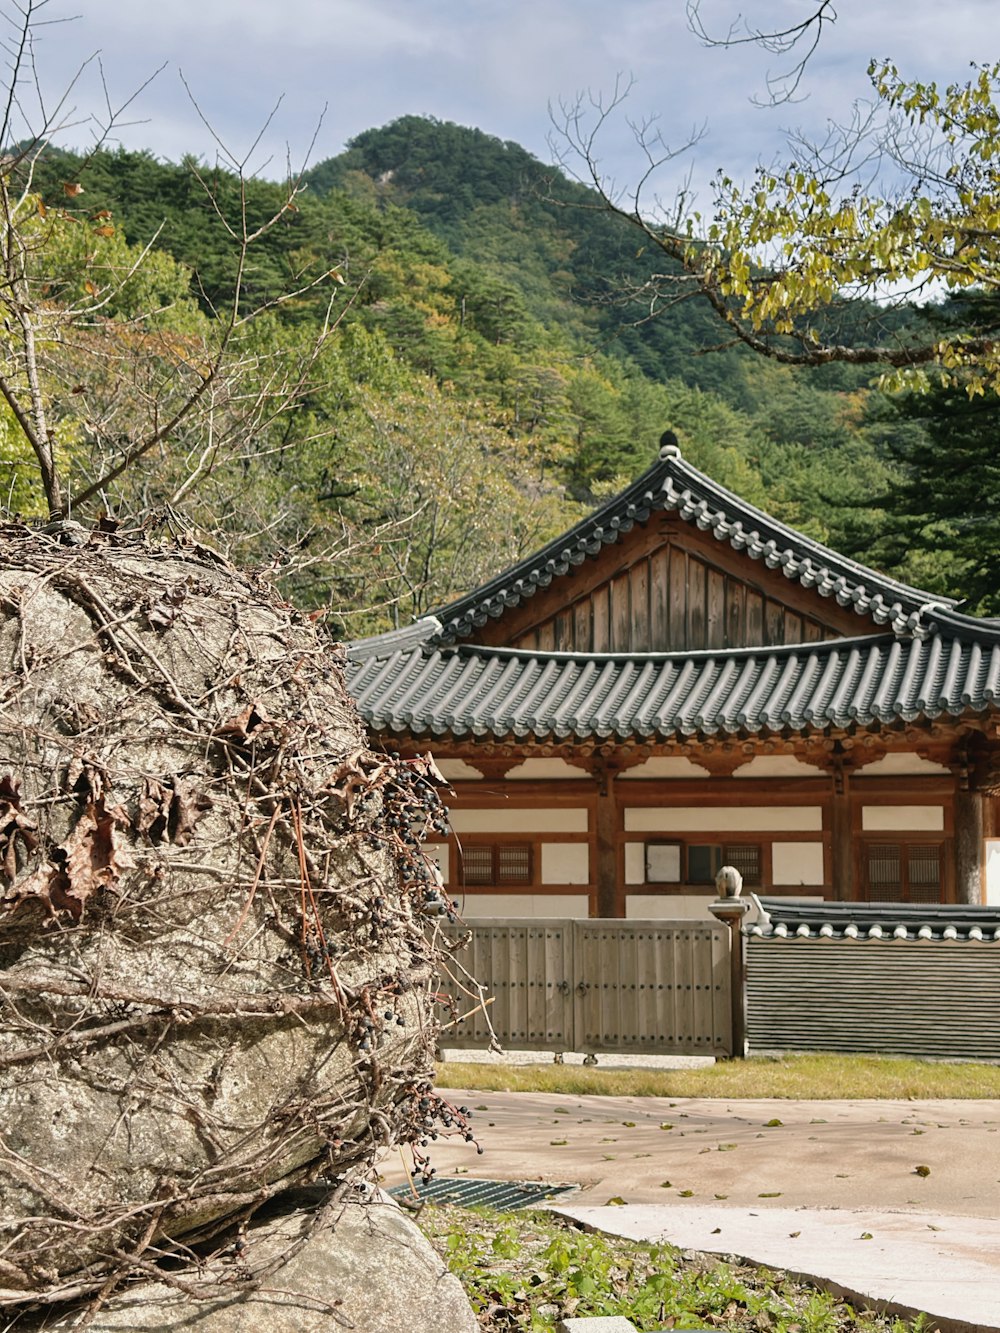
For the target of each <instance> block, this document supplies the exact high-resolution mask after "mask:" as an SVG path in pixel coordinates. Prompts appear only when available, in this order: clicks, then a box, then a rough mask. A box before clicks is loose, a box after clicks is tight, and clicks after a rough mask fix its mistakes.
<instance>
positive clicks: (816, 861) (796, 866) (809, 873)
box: [771, 842, 823, 885]
mask: <svg viewBox="0 0 1000 1333" xmlns="http://www.w3.org/2000/svg"><path fill="white" fill-rule="evenodd" d="M771 883H772V884H783V885H787V884H822V883H823V844H822V843H821V842H773V843H772V844H771Z"/></svg>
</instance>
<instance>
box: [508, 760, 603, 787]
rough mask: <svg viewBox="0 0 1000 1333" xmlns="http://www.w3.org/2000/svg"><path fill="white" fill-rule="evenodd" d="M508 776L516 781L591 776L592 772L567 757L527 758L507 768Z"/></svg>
mask: <svg viewBox="0 0 1000 1333" xmlns="http://www.w3.org/2000/svg"><path fill="white" fill-rule="evenodd" d="M506 776H507V777H508V778H513V779H514V780H515V782H516V781H518V780H526V779H529V778H546V779H550V778H555V779H557V780H559V779H563V778H589V777H590V774H589V773H588V772H587V770H586V769H585V768H581V767H580V766H579V764H569V763H567V762H566V760H565V759H559V758H556V759H525V760H524V762H523V763H521V764H517V765H515V767H514V768H509V769H508V770H507V774H506Z"/></svg>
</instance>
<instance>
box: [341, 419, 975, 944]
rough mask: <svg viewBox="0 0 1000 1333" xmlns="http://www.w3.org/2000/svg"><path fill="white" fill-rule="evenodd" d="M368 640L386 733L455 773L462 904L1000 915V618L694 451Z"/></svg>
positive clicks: (503, 910)
mask: <svg viewBox="0 0 1000 1333" xmlns="http://www.w3.org/2000/svg"><path fill="white" fill-rule="evenodd" d="M664 441H665V442H664V443H663V447H662V448H661V450H660V455H659V458H658V460H657V462H656V463H655V464H654V466H653V467H651V468H650V469H649V470H648V471H647V472H646V473H645V474H644V475H643V476H641V477H640V478H639V479H638V480H637V481H635V482H634V483H633V484H632V485H631V486H629V487H628V488H627V489H626V490H624V491H623V492H622V493H621V494H620V495H618V496H616V497H615V498H614V499H612V500H609V501H608V502H607V503H605V504H603V505H602V506H601V507H600V508H599V509H597V510H596V511H595V512H594V513H593V514H591V515H590V517H588V518H586V519H584V520H583V521H581V522H580V523H578V524H576V526H575V527H573V528H571V529H570V531H568V532H567V533H565V534H564V535H563V536H561V537H559V538H557V539H556V540H555V541H552V542H550V543H549V544H548V545H547V546H545V547H544V548H543V549H542V550H541V551H539V552H538V553H537V554H536V555H533V556H531V557H530V558H529V559H526V560H522V561H521V562H520V563H518V564H517V565H515V566H513V567H512V568H511V569H508V570H505V571H504V572H503V573H500V574H498V575H497V576H496V577H495V578H494V579H492V580H491V581H490V582H488V583H486V584H484V585H483V586H482V587H480V588H477V589H476V590H475V591H473V592H470V593H469V594H468V595H467V596H465V597H462V598H460V599H458V600H457V601H454V602H452V603H450V604H449V605H447V606H444V607H441V608H440V609H438V610H437V611H436V612H434V613H433V614H429V615H427V616H424V617H423V618H421V619H420V620H418V621H416V622H415V623H414V624H413V625H411V626H408V627H407V628H405V629H402V630H396V631H392V632H390V633H387V634H383V635H379V636H377V637H375V638H371V639H367V640H362V641H359V642H356V643H354V644H352V645H350V647H349V651H348V683H349V686H350V688H351V691H352V692H353V694H354V696H355V698H356V699H357V701H358V704H359V706H360V708H361V711H362V713H363V715H364V716H365V718H366V719H367V721H368V723H369V726H370V728H371V730H372V732H373V733H374V736H375V738H376V739H377V740H380V741H381V742H382V744H384V745H385V746H386V747H387V748H389V749H393V750H397V751H399V752H400V753H402V754H404V755H405V754H417V753H425V752H426V751H428V750H430V751H431V752H432V753H433V755H434V757H435V759H436V760H437V763H438V765H439V767H440V768H441V770H442V772H443V773H444V774H445V776H446V777H447V778H448V779H449V780H450V781H451V783H452V784H453V787H454V791H455V796H454V800H453V802H452V814H451V827H452V834H451V836H450V837H448V838H447V840H442V841H441V842H440V843H437V844H432V845H431V847H430V848H429V850H430V851H432V853H433V854H434V856H435V857H436V858H437V860H438V864H439V866H440V868H441V871H442V874H443V876H444V880H445V883H446V885H447V886H448V890H449V892H450V893H451V894H452V895H453V896H455V897H457V898H458V899H459V902H460V907H461V910H462V912H463V913H464V915H466V916H468V917H476V916H507V917H526V916H528V917H530V916H546V917H552V916H560V917H581V916H606V917H643V918H649V917H674V918H676V917H684V916H696V915H697V916H701V915H702V914H703V913H704V909H705V903H706V902H707V901H708V900H709V899H711V898H713V897H714V896H715V893H714V888H713V882H714V877H715V874H716V871H717V870H718V868H719V867H720V866H721V865H723V864H730V865H734V866H736V867H737V868H738V869H739V870H740V871H741V872H742V874H743V877H744V881H745V883H746V884H747V885H748V886H750V887H754V888H760V889H761V890H762V891H766V892H767V893H768V894H769V895H771V896H775V895H789V896H792V897H796V898H816V899H824V898H826V899H846V900H855V901H862V902H866V901H894V902H910V903H933V902H946V903H947V902H961V903H981V902H991V903H1000V824H998V820H997V795H996V793H997V792H998V791H1000V735H998V725H1000V704H998V695H1000V620H986V619H979V618H975V617H971V616H967V615H963V614H962V613H961V612H960V611H958V610H956V607H955V603H954V602H952V601H949V600H947V599H941V598H937V597H934V596H932V595H931V594H929V593H926V592H922V591H920V590H919V589H917V588H911V587H909V586H907V585H906V584H904V583H899V582H896V581H895V580H893V579H890V578H886V577H885V576H884V575H882V574H879V573H878V572H876V571H875V570H873V569H868V568H866V567H865V566H864V565H861V564H858V563H856V562H855V561H853V560H850V559H847V558H845V557H843V556H840V555H838V554H836V552H834V551H832V550H829V549H828V548H827V547H825V546H822V545H821V544H819V543H818V542H815V541H813V540H811V539H810V538H808V537H806V536H804V535H802V534H801V533H798V532H795V531H794V530H793V529H791V528H789V527H786V526H785V525H784V524H782V523H779V522H778V521H776V520H775V519H773V518H770V517H768V515H767V514H765V513H763V512H762V511H761V510H759V509H757V508H755V507H754V506H753V505H750V504H747V503H746V502H745V501H743V500H741V499H740V498H739V497H738V496H736V495H734V494H732V493H731V492H730V491H728V490H726V489H724V488H723V487H721V486H719V485H717V484H716V483H715V482H713V481H712V480H711V479H710V478H708V477H707V476H705V475H704V474H703V473H701V472H699V471H698V470H697V469H695V468H694V467H692V466H691V465H690V464H689V463H687V462H685V460H684V459H683V457H682V456H681V452H680V450H679V448H678V447H677V445H676V443H675V442H674V441H673V437H672V436H670V435H669V434H668V435H667V436H665V437H664Z"/></svg>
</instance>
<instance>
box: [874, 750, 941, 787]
mask: <svg viewBox="0 0 1000 1333" xmlns="http://www.w3.org/2000/svg"><path fill="white" fill-rule="evenodd" d="M950 772H951V769H950V768H948V767H947V765H945V764H936V763H934V761H933V760H932V759H921V757H920V755H918V754H885V755H883V756H882V758H881V759H874V760H873V761H872V762H871V763H870V764H865V765H863V767H861V768H858V769H856V770H855V771H854V772H853V773H852V774H851V781H852V782H853V781H854V780H855V779H856V778H894V777H912V776H914V775H919V774H922V773H950Z"/></svg>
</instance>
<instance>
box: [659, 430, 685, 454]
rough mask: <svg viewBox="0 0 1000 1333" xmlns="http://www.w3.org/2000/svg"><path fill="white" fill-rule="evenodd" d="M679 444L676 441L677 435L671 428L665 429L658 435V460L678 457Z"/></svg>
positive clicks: (679, 452) (679, 451)
mask: <svg viewBox="0 0 1000 1333" xmlns="http://www.w3.org/2000/svg"><path fill="white" fill-rule="evenodd" d="M680 456H681V446H680V445H679V444H678V442H677V436H676V435H675V434H674V432H673V431H672V430H665V431H664V432H663V434H662V435H661V436H660V460H661V461H662V462H665V461H666V460H667V459H668V458H680Z"/></svg>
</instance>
